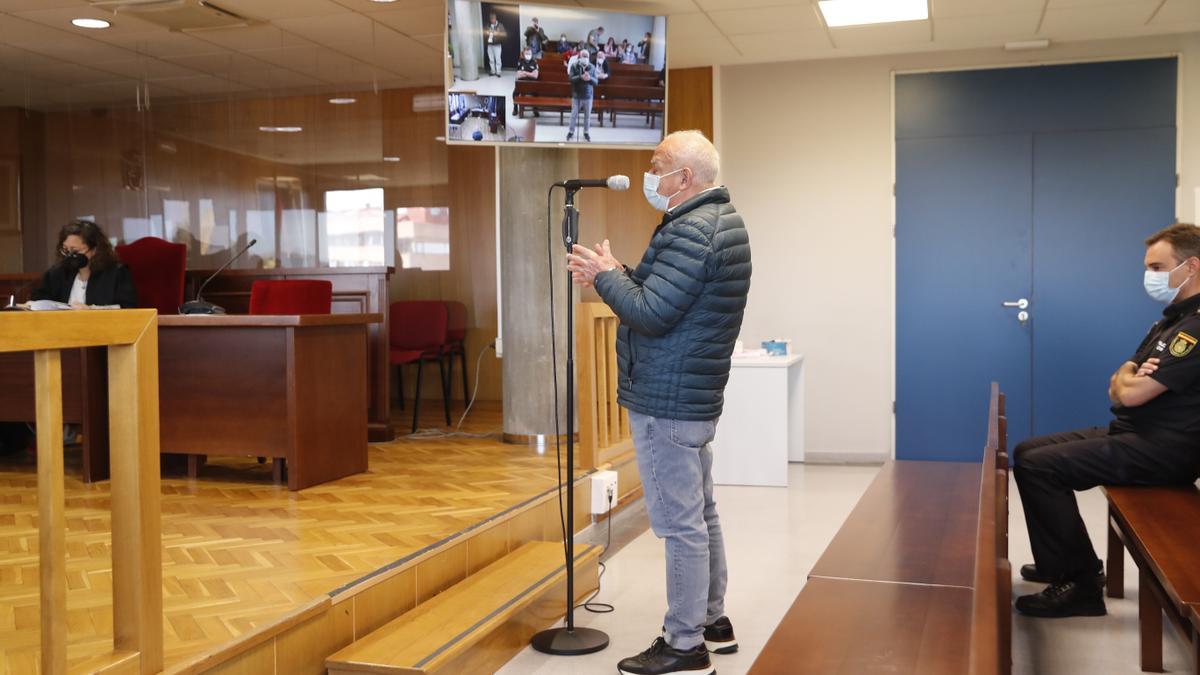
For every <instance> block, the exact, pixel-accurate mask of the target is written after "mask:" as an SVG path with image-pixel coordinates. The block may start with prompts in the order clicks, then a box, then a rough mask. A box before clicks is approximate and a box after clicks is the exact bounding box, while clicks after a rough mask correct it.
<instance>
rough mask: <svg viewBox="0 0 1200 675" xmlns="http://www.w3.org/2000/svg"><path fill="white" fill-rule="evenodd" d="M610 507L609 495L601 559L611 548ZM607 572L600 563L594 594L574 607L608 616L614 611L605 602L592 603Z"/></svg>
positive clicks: (611, 500) (611, 517) (611, 497)
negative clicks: (606, 536) (606, 529)
mask: <svg viewBox="0 0 1200 675" xmlns="http://www.w3.org/2000/svg"><path fill="white" fill-rule="evenodd" d="M612 507H613V495H611V494H610V495H609V496H608V541H606V542H605V544H604V550H602V551H600V557H601V558H603V557H604V554H605V553H608V549H609V548H611V547H612V521H613V517H614V516H613V512H612ZM607 570H608V567H607V566H605V564H604V563H603V562H602V563H600V576H598V577H596V592H595V593H592V596H591V597H590V598H588V599H587V600H584V601H583V604H581V605H576V607H582V608H584V609H586V610H587V611H589V612H592V613H593V614H608V613H610V612H613V611H615V610H616V608H615V607H613V606H612V605H610V604H608V603H607V602H593V601H594V600H595V599H596V597H597V596H599V595H600V589H601V587H602V586H601V584H602V583H603V582H604V573H605V572H606V571H607Z"/></svg>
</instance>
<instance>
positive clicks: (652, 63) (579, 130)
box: [446, 0, 667, 148]
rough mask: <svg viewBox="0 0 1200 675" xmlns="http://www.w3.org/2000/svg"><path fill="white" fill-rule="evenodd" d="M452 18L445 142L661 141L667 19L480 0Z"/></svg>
mask: <svg viewBox="0 0 1200 675" xmlns="http://www.w3.org/2000/svg"><path fill="white" fill-rule="evenodd" d="M448 16H449V48H450V56H451V64H452V65H448V66H447V71H446V92H447V93H446V99H447V100H446V114H447V118H446V142H447V143H453V144H483V143H489V144H510V143H520V144H525V143H541V144H553V145H560V144H566V143H579V144H584V145H588V144H590V145H598V146H617V147H639V148H646V147H653V146H655V145H657V144H658V142H659V141H661V140H662V137H663V124H664V120H665V117H666V112H667V69H666V55H667V46H666V36H667V19H666V17H665V16H649V15H645V14H623V13H618V12H604V11H598V10H593V9H585V8H579V7H555V6H548V5H527V4H504V3H492V2H480V1H479V0H451V1H450V3H449V12H448Z"/></svg>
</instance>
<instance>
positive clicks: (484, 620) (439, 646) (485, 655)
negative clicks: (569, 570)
mask: <svg viewBox="0 0 1200 675" xmlns="http://www.w3.org/2000/svg"><path fill="white" fill-rule="evenodd" d="M600 550H601V549H600V547H599V546H579V547H577V548H576V550H575V570H576V571H575V596H576V602H578V601H580V600H582V599H583V598H585V597H587V596H588V595H589V594H590V593H592V592H593V591H595V589H596V585H597V584H598V583H599V578H598V570H599V559H600ZM566 579H567V575H566V566H565V565H564V564H563V547H562V544H561V543H558V542H544V541H537V542H530V543H527V544H525V545H523V546H521V547H520V548H518V549H517V550H515V551H513V552H512V553H509V554H508V555H507V556H505V557H503V558H501V559H500V560H497V561H496V562H494V563H492V564H491V565H488V566H487V567H485V568H483V569H482V570H480V571H479V572H476V573H475V574H473V575H471V576H469V577H467V578H466V579H465V580H463V581H461V582H459V583H457V584H455V585H454V586H452V587H450V588H448V589H446V590H445V591H443V592H442V593H440V594H439V595H437V596H435V597H433V598H431V599H430V600H428V601H426V602H423V603H421V604H420V605H418V606H417V607H416V608H415V609H413V610H412V611H409V612H407V613H405V614H404V615H402V616H400V617H398V618H396V619H395V620H393V621H391V622H390V623H387V624H385V625H384V626H383V627H381V628H379V629H378V630H376V631H374V632H373V633H371V634H369V635H367V636H366V637H364V638H362V639H360V640H358V641H357V642H355V643H353V644H351V645H350V646H349V647H346V648H345V649H343V650H341V651H339V652H337V653H336V654H334V655H333V656H331V657H329V659H327V660H326V662H325V665H326V667H327V668H328V669H329V675H341V674H342V673H437V672H443V673H483V672H492V671H494V670H496V669H497V668H499V667H500V666H501V665H503V664H504V663H506V662H508V661H509V660H510V659H511V658H512V657H513V656H515V655H516V654H517V652H519V651H521V650H522V649H524V648H525V646H526V645H527V644H529V639H530V638H531V637H532V636H533V634H534V633H536V632H537V631H539V630H541V629H543V628H546V627H548V626H550V625H552V624H553V623H554V622H555V621H557V620H558V619H560V618H561V617H562V616H563V614H564V613H565V612H566V607H565V604H566V603H565V600H566V598H565V596H566Z"/></svg>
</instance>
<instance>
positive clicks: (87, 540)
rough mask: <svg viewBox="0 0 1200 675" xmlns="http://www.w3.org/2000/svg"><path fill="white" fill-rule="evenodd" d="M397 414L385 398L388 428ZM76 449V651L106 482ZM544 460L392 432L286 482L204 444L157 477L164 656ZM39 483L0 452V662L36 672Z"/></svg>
mask: <svg viewBox="0 0 1200 675" xmlns="http://www.w3.org/2000/svg"><path fill="white" fill-rule="evenodd" d="M428 408H430V409H432V410H430V415H429V416H428V418H427V423H428V425H429V426H434V425H437V424H438V423H439V420H438V413H439V411H438V410H437V406H434V405H429V406H428ZM410 414H411V413H410ZM458 414H461V409H459V412H458ZM471 417H472V419H470V420H469V421H468V423H467V424H466V425H464V431H497V430H499V428H500V427H501V426H502V424H501V417H500V411H499V405H498V404H492V405H491V406H484V407H483V408H482V409H481V410H479V411H478V412H473V413H472V416H471ZM405 419H408V420H411V417H407V418H406V417H404V416H403V413H399V412H398V413H397V423H398V428H401V429H402V428H404V420H405ZM455 421H457V417H456V418H455ZM423 426H425V425H423ZM77 455H78V453H77V452H76V453H74V454H72V453H71V451H70V450H68V464H67V466H68V468H67V483H66V495H67V528H68V531H67V547H68V560H67V569H68V580H67V581H68V598H67V603H68V612H69V621H68V624H69V631H70V633H69V635H70V637H69V645H70V646H69V657H70V659H71V661H72V662H74V663H78V662H79V661H82V660H85V659H87V658H89V657H91V656H94V655H96V654H100V653H104V652H106V651H108V650H109V649H110V648H111V639H112V614H111V609H112V608H111V595H110V594H111V530H110V521H109V510H108V508H109V492H108V490H109V484H108V482H103V483H98V484H93V485H86V484H84V483H82V482H81V481H80V480H79V478H78V476H79V475H80V474H79V468H78V466H77V464H78V456H77ZM72 461H74V462H75V463H76V466H74V467H72V464H71V463H72ZM554 462H555V457H554V454H553V448H551V449H550V451H549V452H547V453H546V454H545V455H539V454H538V453H537V452H536V449H534V448H530V447H524V446H513V445H505V444H503V443H501V442H500V441H499V439H498V438H493V439H482V440H481V439H437V440H415V439H403V438H401V439H398V440H396V441H394V442H391V443H386V444H377V445H372V446H371V449H370V467H371V468H370V471H369V472H368V473H365V474H360V475H356V476H350V477H348V478H344V479H341V480H338V481H336V482H333V483H328V484H325V485H321V486H317V487H314V488H310V489H308V490H304V491H302V492H298V493H297V492H289V491H288V490H287V489H286V487H285V486H275V485H273V484H271V466H270V463H267V464H264V465H260V464H258V463H257V461H256V460H254V459H253V458H247V459H237V458H215V459H214V460H212V461H211V462H210V463H209V464H208V465H206V466H205V467H204V468H203V469H202V470H201V474H200V478H199V479H197V480H194V481H193V480H189V479H187V478H186V477H164V479H163V481H162V516H163V520H162V532H163V606H164V613H165V619H164V621H165V625H164V633H165V642H166V645H165V647H166V663H167V665H168V666H170V665H171V664H172V663H179V662H181V661H184V660H186V659H188V658H191V657H194V656H196V655H197V654H200V653H203V652H206V651H209V650H211V649H213V648H214V647H216V646H217V645H220V644H221V643H224V642H227V641H228V640H230V639H232V638H234V637H237V636H239V635H243V634H245V633H247V632H249V631H251V630H253V629H255V628H256V627H259V626H261V625H263V624H269V623H271V622H272V621H274V620H277V619H278V618H279V617H280V616H281V615H283V614H286V613H287V612H289V611H291V610H293V609H295V608H297V607H298V606H300V605H302V604H304V603H305V602H307V601H310V600H311V599H312V598H315V597H319V596H320V595H322V594H324V593H328V592H329V591H331V590H333V589H335V588H338V587H340V586H342V585H344V584H347V583H349V582H351V581H353V580H355V579H358V578H359V577H362V576H363V575H365V574H367V573H368V572H370V571H372V570H375V569H377V568H379V567H381V566H384V565H386V564H389V563H391V562H393V561H395V560H397V559H399V558H402V557H403V556H405V555H407V554H410V553H413V552H414V551H417V550H419V549H421V548H423V547H425V546H427V545H429V544H432V543H435V542H438V541H440V540H442V539H444V538H446V537H449V536H451V535H453V534H455V533H457V532H460V531H462V530H464V529H466V528H468V527H470V526H471V525H474V524H476V523H478V522H480V521H482V520H484V519H486V518H488V517H490V516H492V515H494V514H496V513H498V512H500V511H503V510H504V509H507V508H510V507H512V506H515V505H517V504H520V503H521V502H524V501H525V500H527V499H530V498H532V497H534V496H536V495H538V494H541V493H542V492H544V491H546V490H547V489H549V488H551V487H553V485H554V474H555V468H554V466H555V465H554ZM72 469H74V470H72ZM36 494H37V476H36V473H35V467H34V466H33V465H32V464H31V463H29V462H28V460H26V459H25V458H21V457H17V458H12V457H8V458H0V673H3V672H5V671H6V670H7V671H8V672H11V673H20V674H21V675H26V674H28V673H35V672H37V665H38V664H37V660H38V566H37V546H38V539H37V504H36Z"/></svg>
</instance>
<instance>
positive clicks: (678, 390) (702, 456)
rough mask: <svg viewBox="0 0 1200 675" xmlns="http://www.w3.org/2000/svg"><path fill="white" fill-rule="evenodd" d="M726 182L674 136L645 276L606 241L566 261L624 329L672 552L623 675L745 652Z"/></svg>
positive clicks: (659, 517)
mask: <svg viewBox="0 0 1200 675" xmlns="http://www.w3.org/2000/svg"><path fill="white" fill-rule="evenodd" d="M719 170H720V157H719V156H718V155H717V151H716V149H715V148H714V147H713V145H712V143H710V142H709V141H708V139H706V138H705V137H704V135H703V134H701V133H700V132H698V131H679V132H675V133H673V134H670V135H669V136H667V137H666V138H665V139H663V142H662V143H660V144H659V146H658V148H656V149H655V151H654V155H653V156H652V157H651V160H650V171H649V172H648V173H647V174H646V175H645V179H644V181H643V185H642V191H643V193H644V194H645V195H646V199H647V200H648V201H649V202H650V204H651V205H652V206H654V208H656V209H658V210H660V211H665V212H666V215H665V216H664V217H663V219H662V222H661V223H660V224H659V226H658V227H657V228H656V229H655V230H654V235H653V236H652V237H651V239H650V246H649V248H647V249H646V252H645V254H644V255H643V256H642V261H641V263H639V264H638V266H637V267H636V268H635V269H630V268H628V267H624V266H622V265H621V263H619V262H617V260H616V259H615V258H613V256H612V253H611V251H610V249H609V244H608V242H607V241H605V242H604V243H603V244H599V245H597V246H596V249H595V250H594V251H590V250H588V249H586V248H583V247H581V246H575V247H574V248H573V250H572V253H570V254H568V255H567V267H568V269H569V270H570V271H571V273H572V275H573V276H574V278H575V281H576V283H578V284H581V285H584V286H587V285H591V286H594V287H595V289H596V292H598V293H599V294H600V297H601V298H602V299H603V300H604V302H605V303H607V304H608V306H609V307H611V308H612V310H613V312H614V313H616V315H617V317H618V318H619V319H620V320H621V326H620V328H619V329H618V333H617V360H618V365H619V368H620V378H619V380H618V384H619V388H618V394H617V400H618V401H619V402H620V404H621V405H622V406H624V407H625V408H626V409H627V410H628V411H629V422H630V426H631V428H632V431H633V443H634V447H635V448H636V450H637V461H638V473H639V474H640V475H641V478H642V486H643V488H644V490H645V496H646V497H645V501H646V511H647V512H648V513H649V516H650V524H651V526H652V527H653V529H654V533H655V535H657V536H658V537H659V538H661V539H665V540H666V549H667V565H666V569H667V605H668V609H667V614H666V618H665V620H664V623H663V634H662V636H660V637H658V638H657V639H655V640H654V642H653V644H651V645H650V648H649V649H647V650H646V651H644V652H642V653H641V654H638V655H636V656H632V657H630V658H627V659H624V660H622V661H621V662H620V663H619V664H617V670H618V671H619V672H620V673H624V674H625V675H672V674H674V673H681V674H682V673H688V674H689V675H697V674H706V673H712V672H713V670H712V662H711V661H710V660H709V650H710V649H711V650H713V652H714V653H717V654H730V653H733V652H735V651H737V640H736V639H735V638H734V634H733V625H732V624H731V623H730V622H729V619H728V618H726V617H725V606H724V605H725V584H726V578H727V576H728V573H727V570H726V567H725V546H724V541H723V539H722V536H721V524H720V521H719V519H718V517H717V505H716V502H714V501H713V483H712V449H711V448H710V447H709V443H710V442H711V441H712V439H713V436H714V434H715V433H716V427H717V419H718V418H719V417H720V416H721V407H722V404H723V402H724V392H725V383H726V382H727V381H728V380H729V363H730V356H731V355H732V354H733V344H734V341H735V340H736V339H737V336H738V332H739V331H740V330H741V326H742V313H743V310H744V309H745V307H746V294H747V293H748V292H749V290H750V240H749V237H748V236H747V234H746V228H745V225H744V224H743V223H742V218H741V216H739V215H738V213H737V211H736V210H735V209H734V208H733V205H732V204H731V203H730V202H729V191H728V190H726V189H725V188H724V187H722V186H718V185H717V184H716V180H717V173H718V172H719Z"/></svg>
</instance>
